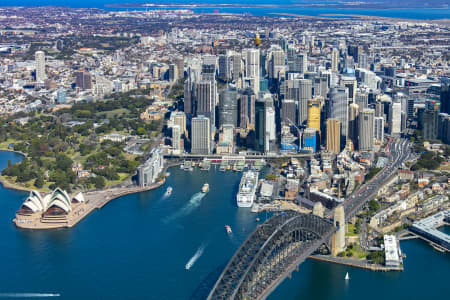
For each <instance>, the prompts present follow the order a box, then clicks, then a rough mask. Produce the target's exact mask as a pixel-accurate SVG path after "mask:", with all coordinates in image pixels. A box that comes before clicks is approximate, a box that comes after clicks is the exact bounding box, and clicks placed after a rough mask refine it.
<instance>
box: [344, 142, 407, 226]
mask: <svg viewBox="0 0 450 300" xmlns="http://www.w3.org/2000/svg"><path fill="white" fill-rule="evenodd" d="M387 147H388V150H387V151H388V152H387V153H388V157H389V158H390V164H389V165H388V166H386V167H384V168H383V169H382V170H381V171H380V172H378V174H377V175H376V176H374V177H373V178H372V179H371V180H369V182H367V183H366V184H364V185H362V186H361V188H359V189H358V190H357V191H356V192H355V193H353V194H352V195H351V196H350V197H349V198H347V199H346V201H345V203H344V209H345V218H346V220H348V219H350V218H352V217H353V216H355V214H356V213H357V212H358V211H360V210H361V209H362V208H363V207H364V205H365V204H367V203H368V202H369V201H370V200H372V199H374V198H375V197H376V195H377V193H378V190H379V187H380V186H383V185H384V184H386V183H387V182H388V181H389V180H391V179H392V176H393V175H394V174H395V173H396V171H397V169H398V168H399V167H400V166H401V165H402V164H403V162H404V161H405V160H407V159H409V158H410V157H411V150H410V148H411V144H410V143H409V142H408V141H407V140H405V139H400V138H396V139H394V140H391V141H390V142H389V143H388V145H387Z"/></svg>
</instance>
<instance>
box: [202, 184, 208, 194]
mask: <svg viewBox="0 0 450 300" xmlns="http://www.w3.org/2000/svg"><path fill="white" fill-rule="evenodd" d="M207 192H209V184H207V183H205V184H204V185H203V186H202V193H207Z"/></svg>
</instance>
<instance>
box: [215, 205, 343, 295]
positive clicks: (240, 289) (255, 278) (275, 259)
mask: <svg viewBox="0 0 450 300" xmlns="http://www.w3.org/2000/svg"><path fill="white" fill-rule="evenodd" d="M334 231H335V227H334V226H333V224H332V222H331V221H329V220H326V219H322V218H320V217H317V216H315V215H311V214H302V213H298V212H293V211H289V212H284V213H281V214H279V215H276V216H274V217H272V218H270V219H269V220H267V221H266V222H265V223H263V224H261V225H259V226H258V227H257V228H256V229H255V231H254V232H253V233H252V234H251V235H250V236H249V237H248V238H247V240H246V241H245V242H244V243H243V244H242V245H241V247H240V248H239V249H238V251H237V252H236V253H235V254H234V256H233V257H232V259H231V260H230V262H229V263H228V265H227V266H226V268H225V270H224V271H223V272H222V274H221V275H220V277H219V279H218V280H217V282H216V284H215V285H214V287H213V289H212V291H211V292H210V294H209V296H208V299H247V300H250V299H263V298H265V297H266V296H267V295H269V294H270V292H271V291H272V290H274V289H275V287H276V286H277V285H278V284H279V283H280V282H282V281H283V279H284V278H285V277H286V276H287V275H289V274H290V273H292V271H293V270H295V269H296V268H297V266H298V265H299V264H300V263H302V262H303V261H304V260H305V259H306V258H307V257H308V256H309V255H311V253H312V252H314V251H315V250H316V249H317V248H319V247H320V246H321V245H323V244H326V242H327V241H328V240H329V239H330V237H331V235H332V234H333V233H334Z"/></svg>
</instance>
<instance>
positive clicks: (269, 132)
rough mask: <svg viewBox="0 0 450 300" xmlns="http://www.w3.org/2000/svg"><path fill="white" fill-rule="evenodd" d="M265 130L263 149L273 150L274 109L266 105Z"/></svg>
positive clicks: (274, 134) (274, 136)
mask: <svg viewBox="0 0 450 300" xmlns="http://www.w3.org/2000/svg"><path fill="white" fill-rule="evenodd" d="M265 132H266V133H265V141H264V151H265V152H270V151H274V150H275V144H276V138H277V137H276V126H275V110H274V109H273V107H271V106H268V105H266V115H265Z"/></svg>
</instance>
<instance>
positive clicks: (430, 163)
mask: <svg viewBox="0 0 450 300" xmlns="http://www.w3.org/2000/svg"><path fill="white" fill-rule="evenodd" d="M422 152H423V153H422V155H421V157H420V159H419V160H418V161H417V162H416V163H415V164H414V165H413V166H412V167H411V170H412V171H416V170H420V169H426V170H435V169H438V168H439V166H440V165H441V163H442V162H443V161H444V159H443V158H442V157H441V156H440V155H439V154H437V153H433V152H431V151H426V150H424V151H422Z"/></svg>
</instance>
